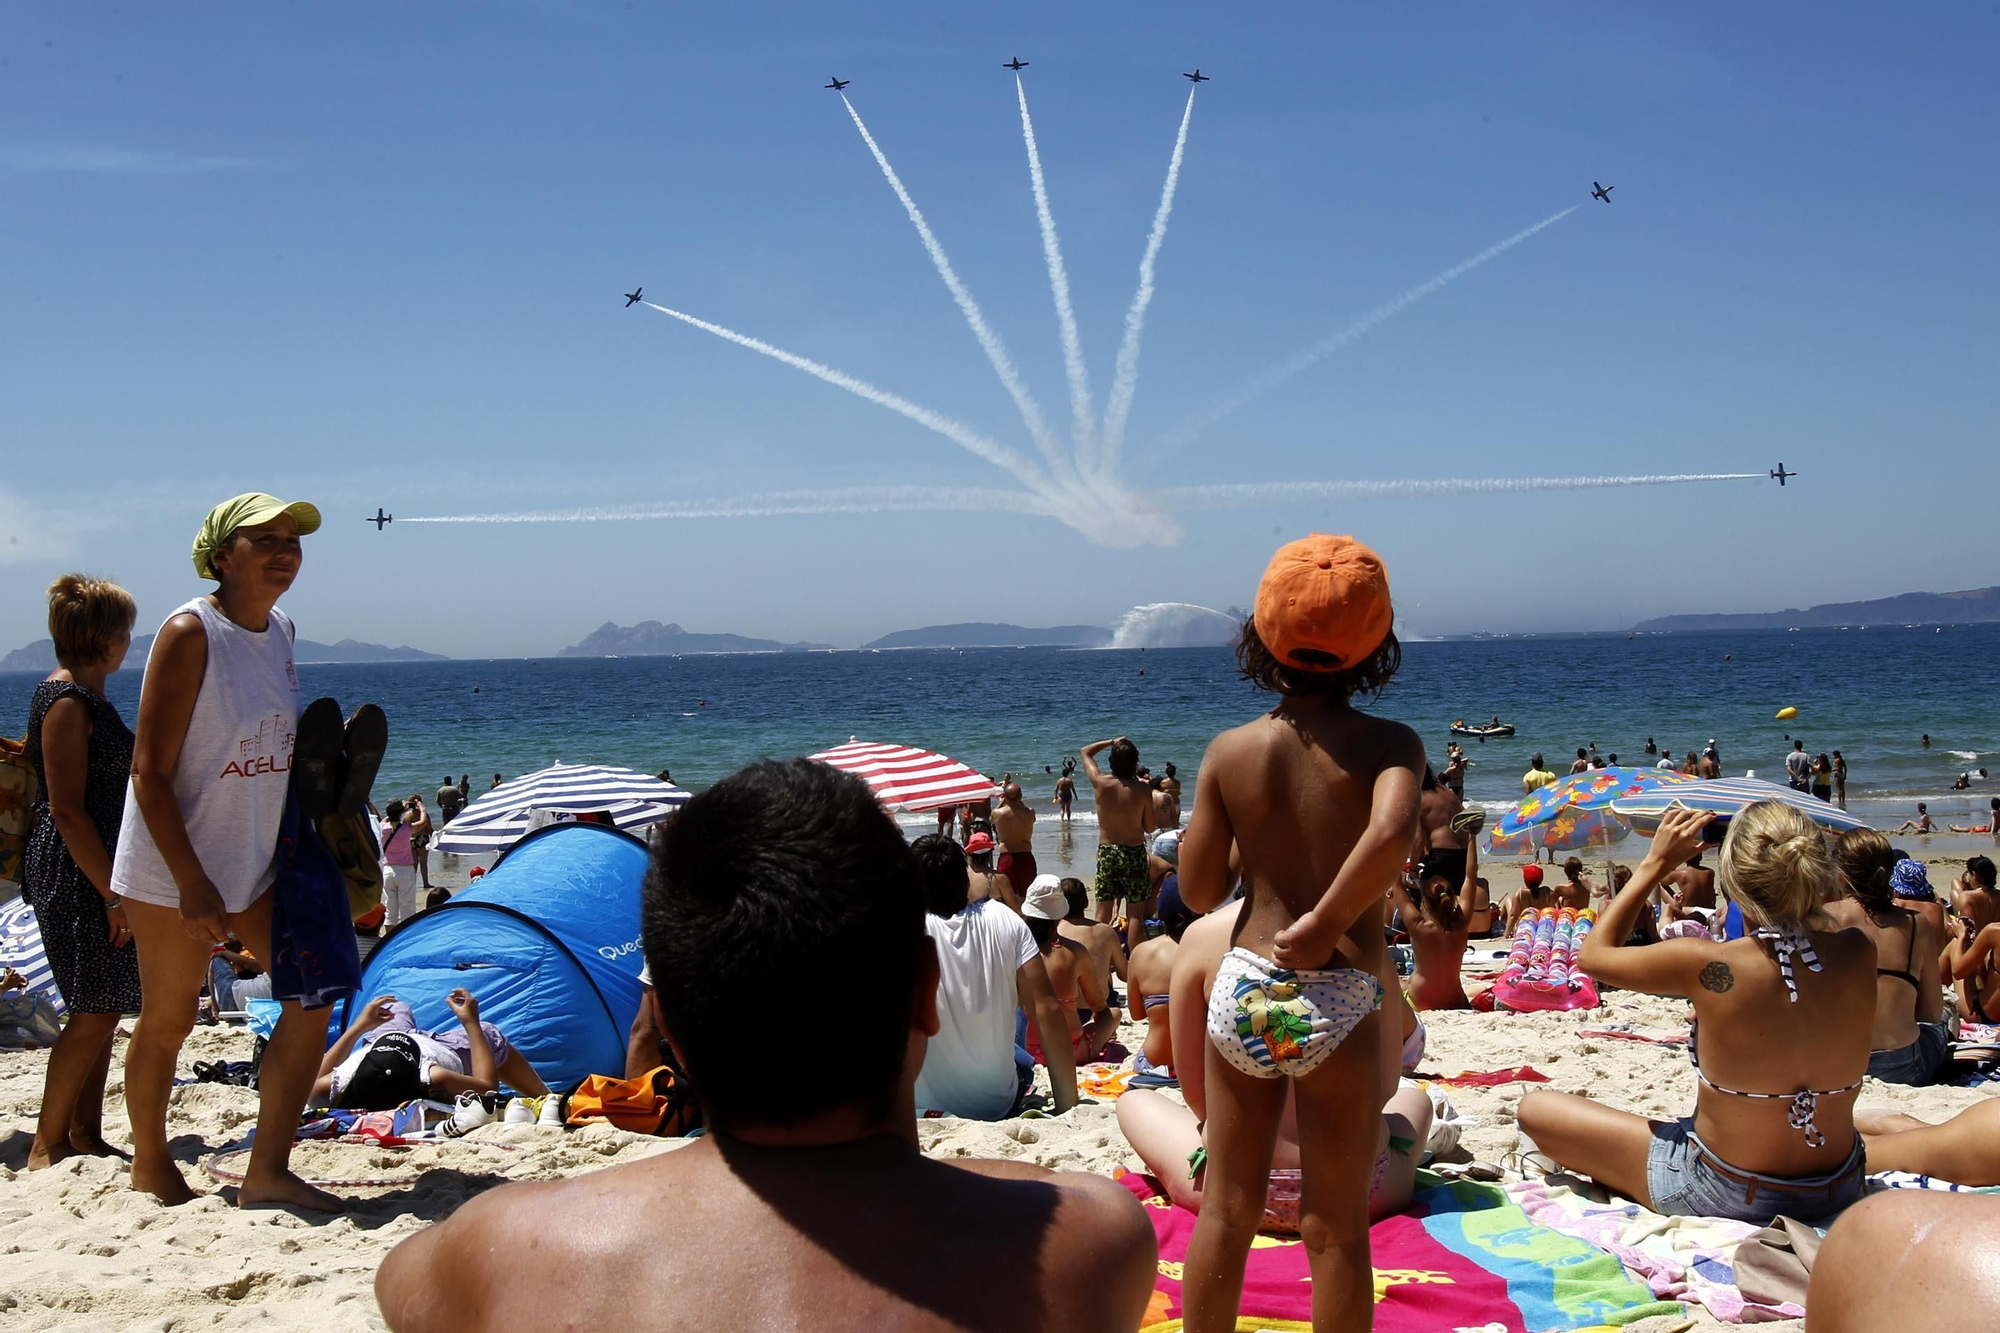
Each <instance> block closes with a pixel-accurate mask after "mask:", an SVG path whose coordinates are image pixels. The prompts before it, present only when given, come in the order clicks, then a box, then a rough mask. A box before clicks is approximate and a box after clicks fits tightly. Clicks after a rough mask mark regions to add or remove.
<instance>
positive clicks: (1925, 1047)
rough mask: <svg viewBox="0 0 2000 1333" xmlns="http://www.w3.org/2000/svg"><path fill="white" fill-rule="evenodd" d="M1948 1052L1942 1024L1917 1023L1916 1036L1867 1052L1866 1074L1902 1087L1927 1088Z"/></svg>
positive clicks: (1949, 1050)
mask: <svg viewBox="0 0 2000 1333" xmlns="http://www.w3.org/2000/svg"><path fill="white" fill-rule="evenodd" d="M1950 1052H1951V1033H1950V1032H1949V1031H1947V1030H1946V1028H1945V1025H1944V1024H1942V1023H1919V1024H1917V1039H1916V1040H1915V1041H1913V1042H1911V1043H1910V1044H1909V1045H1908V1046H1904V1047H1901V1048H1900V1049H1897V1050H1893V1051H1870V1052H1869V1053H1868V1077H1870V1078H1879V1079H1881V1080H1882V1081H1883V1082H1884V1083H1901V1084H1903V1085H1904V1086H1905V1087H1911V1088H1922V1087H1928V1086H1929V1085H1930V1084H1931V1083H1933V1082H1935V1081H1936V1080H1937V1074H1938V1069H1939V1068H1940V1067H1941V1066H1942V1065H1943V1064H1944V1061H1945V1057H1946V1056H1947V1055H1948V1054H1950Z"/></svg>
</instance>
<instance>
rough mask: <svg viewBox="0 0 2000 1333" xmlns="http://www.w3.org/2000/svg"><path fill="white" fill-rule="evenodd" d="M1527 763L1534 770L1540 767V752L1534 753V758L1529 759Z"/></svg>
mask: <svg viewBox="0 0 2000 1333" xmlns="http://www.w3.org/2000/svg"><path fill="white" fill-rule="evenodd" d="M1528 763H1529V764H1530V765H1532V766H1533V767H1535V768H1540V767H1541V766H1542V752H1541V751H1540V750H1537V751H1535V757H1534V758H1533V759H1530V760H1529V761H1528Z"/></svg>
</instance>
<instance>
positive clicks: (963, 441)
mask: <svg viewBox="0 0 2000 1333" xmlns="http://www.w3.org/2000/svg"><path fill="white" fill-rule="evenodd" d="M639 304H640V305H643V306H648V307H650V308H652V309H654V310H657V311H659V312H660V313H661V314H663V315H670V316H672V317H673V318H675V319H677V320H680V321H681V322H682V323H683V324H692V325H693V326H694V327H696V328H698V329H700V330H702V332H704V333H712V334H714V335H715V336H716V337H718V338H722V339H725V340H727V341H729V342H733V343H735V344H736V345H737V346H739V347H747V348H749V349H750V350H751V351H753V352H758V353H761V354H762V355H764V356H768V357H770V358H771V359H772V360H774V361H782V362H783V363H784V364H786V365H788V366H791V367H793V368H795V369H798V370H803V371H804V372H805V373H806V374H808V375H812V376H814V377H816V378H818V379H822V380H825V381H826V382H827V383H828V384H831V385H834V386H836V387H837V388H842V389H845V390H847V391H848V392H849V393H851V394H855V395H858V396H859V397H862V398H865V399H867V400H868V401H869V402H871V403H875V404H877V405H878V406H881V407H886V408H888V409H889V410H890V411H891V412H896V413H899V414H901V415H903V416H905V417H908V418H909V419H910V420H912V421H914V422H916V423H917V424H918V425H919V426H922V427H924V428H925V429H926V430H932V431H936V432H937V433H938V434H939V435H942V436H944V437H945V438H946V439H948V440H950V441H952V442H953V443H955V444H957V445H959V446H961V447H963V448H965V449H968V450H970V451H972V452H973V453H975V454H977V455H979V456H980V457H981V458H983V459H985V460H986V461H987V462H989V463H992V464H993V465H994V466H996V467H1000V468H1004V469H1006V470H1007V472H1009V473H1010V474H1012V475H1013V477H1014V478H1015V479H1016V480H1018V481H1019V482H1021V484H1022V485H1024V486H1026V487H1028V488H1029V489H1030V490H1033V491H1037V492H1047V491H1048V490H1049V489H1050V487H1049V481H1048V478H1047V477H1045V476H1044V475H1043V474H1042V470H1041V469H1040V468H1038V467H1036V466H1035V464H1034V463H1033V462H1032V461H1031V460H1030V459H1028V458H1026V457H1024V456H1022V455H1021V454H1020V453H1018V452H1017V451H1015V450H1013V449H1009V448H1008V447H1007V446H1006V445H1004V444H1001V443H999V442H998V441H995V440H990V439H988V438H987V437H986V436H984V435H981V434H980V433H979V432H978V431H976V430H974V429H973V428H972V427H970V426H968V425H966V424H965V423H964V422H962V421H958V420H954V419H953V418H951V417H948V416H945V415H944V414H943V413H941V412H933V411H932V410H931V409H930V408H928V407H922V406H919V405H918V404H916V403H913V402H911V401H910V400H909V399H907V398H904V397H902V396H901V395H900V394H893V393H890V392H889V391H888V390H886V389H878V388H876V387H875V386H874V385H872V384H870V383H868V381H866V380H863V379H857V378H856V377H855V376H853V375H849V374H847V373H846V372H845V371H840V370H835V369H834V368H833V367H831V366H826V365H821V364H820V363H819V362H817V361H812V360H809V359H807V358H806V357H803V356H799V355H798V354H797V353H795V352H787V351H786V350H785V349H784V348H782V347H773V346H772V345H771V344H770V343H767V342H765V341H764V340H763V339H761V338H752V337H751V336H750V335H748V334H746V333H738V332H737V331H736V330H734V329H726V328H724V327H723V326H722V325H720V324H711V323H710V322H709V321H707V320H705V319H699V318H697V317H695V316H693V315H690V314H686V313H684V312H682V311H679V310H670V309H668V308H667V307H666V306H663V305H656V304H654V303H653V302H651V301H641V302H640V303H639Z"/></svg>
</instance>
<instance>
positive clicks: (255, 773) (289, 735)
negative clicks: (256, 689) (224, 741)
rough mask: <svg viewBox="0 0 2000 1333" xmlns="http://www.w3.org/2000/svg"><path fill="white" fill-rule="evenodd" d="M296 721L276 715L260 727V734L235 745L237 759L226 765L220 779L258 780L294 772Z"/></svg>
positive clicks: (246, 737)
mask: <svg viewBox="0 0 2000 1333" xmlns="http://www.w3.org/2000/svg"><path fill="white" fill-rule="evenodd" d="M293 724H294V719H292V718H290V717H288V716H286V715H285V714H283V713H273V714H271V716H269V717H267V718H265V719H264V720H263V721H262V722H259V723H258V724H257V734H256V735H254V736H245V737H243V738H242V739H241V740H239V741H237V742H236V757H235V758H234V759H232V760H230V761H229V762H228V763H227V764H225V765H223V768H222V772H221V773H219V774H217V775H216V776H218V777H224V778H255V777H262V776H263V775H265V774H266V773H289V772H291V771H292V741H293V732H292V727H293Z"/></svg>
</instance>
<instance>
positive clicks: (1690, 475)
mask: <svg viewBox="0 0 2000 1333" xmlns="http://www.w3.org/2000/svg"><path fill="white" fill-rule="evenodd" d="M1763 479H1764V478H1763V475H1762V474H1761V473H1757V472H1674V473H1652V474H1645V475H1641V476H1630V477H1422V478H1411V479H1407V480H1402V481H1257V482H1248V483H1245V484H1241V485H1222V486H1182V487H1175V488H1172V489H1168V490H1159V491H1149V492H1146V498H1147V499H1149V500H1151V501H1152V502H1153V503H1154V504H1157V505H1159V506H1160V507H1161V508H1163V509H1169V510H1181V511H1186V510H1201V509H1255V508H1258V507H1260V506H1263V505H1271V504H1286V503H1292V502H1300V501H1313V500H1409V499H1419V498H1423V497H1428V496H1437V495H1515V494H1526V493H1530V492H1535V491H1602V490H1615V489H1621V488H1623V487H1627V486H1690V485H1696V484H1698V483H1702V482H1711V481H1762V480H1763Z"/></svg>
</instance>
